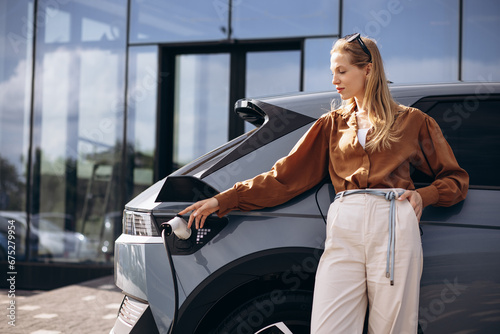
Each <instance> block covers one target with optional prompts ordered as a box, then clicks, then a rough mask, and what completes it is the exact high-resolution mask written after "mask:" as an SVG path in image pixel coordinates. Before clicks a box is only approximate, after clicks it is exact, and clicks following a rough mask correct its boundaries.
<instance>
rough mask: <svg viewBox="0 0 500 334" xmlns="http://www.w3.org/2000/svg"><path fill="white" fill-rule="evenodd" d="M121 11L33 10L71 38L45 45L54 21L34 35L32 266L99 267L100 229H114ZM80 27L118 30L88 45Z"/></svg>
mask: <svg viewBox="0 0 500 334" xmlns="http://www.w3.org/2000/svg"><path fill="white" fill-rule="evenodd" d="M126 8H127V6H126V1H125V0H112V1H111V0H110V1H107V2H100V6H95V5H94V3H91V4H87V3H84V2H65V3H64V4H58V6H52V5H51V4H50V3H49V2H47V3H41V2H39V8H38V16H39V17H43V15H47V17H48V15H49V14H48V13H49V12H50V11H52V13H53V14H54V15H56V16H59V15H60V16H61V18H64V20H63V21H64V22H65V23H64V24H67V25H69V27H67V28H68V29H69V31H70V32H71V33H69V34H67V35H64V36H63V37H64V38H56V37H54V38H53V37H50V36H51V34H52V36H56V35H54V34H56V32H57V29H55V28H54V27H53V25H55V24H57V22H59V21H57V20H55V21H52V20H48V21H47V22H46V23H47V24H45V25H41V26H40V27H39V29H38V30H37V33H38V35H37V36H38V39H37V41H36V43H37V65H36V69H35V70H36V76H35V78H36V82H35V110H34V113H35V116H34V119H35V124H34V128H33V131H34V134H33V136H34V138H33V145H34V147H36V148H37V149H36V152H35V153H34V162H33V174H34V177H33V179H34V181H33V182H34V185H33V195H32V196H33V199H32V202H33V207H32V208H31V210H32V212H31V213H32V221H31V228H32V231H33V232H34V240H33V241H32V242H31V243H30V244H32V245H33V246H32V249H31V255H32V259H33V260H50V261H63V262H80V261H96V260H104V259H106V257H105V255H106V254H105V253H104V250H103V249H104V248H103V247H101V246H102V245H103V242H104V240H102V239H101V235H102V234H101V233H102V232H103V229H104V226H105V221H107V222H108V223H109V222H111V221H113V222H115V223H117V224H119V221H120V216H121V211H122V205H123V199H122V191H121V185H120V184H121V180H120V171H121V163H122V161H121V160H122V159H121V156H122V154H121V150H122V144H121V143H122V133H123V114H124V110H123V105H124V103H123V96H124V81H125V80H124V79H125V78H124V68H125V63H124V54H125V44H126V43H125V39H124V37H125V34H123V33H122V32H123V31H125V22H124V21H123V20H122V19H123V17H125V14H126ZM56 12H57V13H56ZM53 17H55V16H53ZM88 22H93V23H92V24H93V25H94V27H97V26H99V27H101V28H103V27H109V22H114V24H116V22H122V23H121V25H118V26H116V31H115V34H114V35H113V38H111V35H110V39H107V38H102V39H99V40H96V38H97V37H96V36H97V35H99V34H100V33H98V29H96V28H93V31H94V32H93V33H92V34H90V35H89V34H87V33H84V31H86V29H87V28H88ZM97 22H98V23H99V24H97ZM64 24H63V26H64ZM96 25H97V26H96ZM84 26H86V27H87V28H85V27H84ZM104 30H106V29H104ZM101 32H102V31H101ZM104 35H105V33H104ZM104 35H102V36H104ZM49 37H50V38H49ZM82 38H85V39H89V40H92V41H91V44H90V45H86V44H85V41H82ZM113 240H114V236H113ZM107 242H108V246H109V242H110V240H107ZM107 259H108V260H109V258H107Z"/></svg>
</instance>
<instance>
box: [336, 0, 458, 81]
mask: <svg viewBox="0 0 500 334" xmlns="http://www.w3.org/2000/svg"><path fill="white" fill-rule="evenodd" d="M458 24H459V13H458V1H456V0H455V1H434V0H422V1H371V0H355V1H344V17H343V30H342V31H343V34H345V35H347V34H350V33H353V32H359V33H361V34H362V35H364V36H369V37H372V38H375V39H376V40H377V45H378V47H379V48H380V52H381V54H382V58H383V60H384V64H385V70H386V73H387V78H388V79H389V80H391V81H393V82H394V83H417V82H424V83H427V82H450V81H456V80H458V37H459V26H458Z"/></svg>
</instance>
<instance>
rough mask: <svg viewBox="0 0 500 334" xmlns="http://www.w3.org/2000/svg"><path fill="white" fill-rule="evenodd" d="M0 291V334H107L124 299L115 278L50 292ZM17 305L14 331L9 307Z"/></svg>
mask: <svg viewBox="0 0 500 334" xmlns="http://www.w3.org/2000/svg"><path fill="white" fill-rule="evenodd" d="M8 295H9V291H8V290H0V309H1V310H2V311H1V312H0V314H1V318H0V333H9V334H10V333H12V334H62V333H71V334H73V333H75V334H87V333H88V334H101V333H102V334H105V333H106V334H107V333H109V331H110V329H111V328H112V327H113V324H114V322H115V319H116V315H117V312H118V309H119V308H120V304H121V301H122V298H123V295H122V294H121V292H120V290H119V289H118V288H116V286H115V285H114V283H113V276H107V277H103V278H99V279H96V280H93V281H89V282H85V283H81V284H77V285H70V286H67V287H63V288H59V289H55V290H51V291H16V295H15V298H9V296H8ZM12 300H14V301H15V306H16V309H15V325H16V326H15V327H13V326H11V325H9V321H10V319H9V313H10V312H11V311H10V310H9V309H8V307H9V306H10V302H11V301H12Z"/></svg>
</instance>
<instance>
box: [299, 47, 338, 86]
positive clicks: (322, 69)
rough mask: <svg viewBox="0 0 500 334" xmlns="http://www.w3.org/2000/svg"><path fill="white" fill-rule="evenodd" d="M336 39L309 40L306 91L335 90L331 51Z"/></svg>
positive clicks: (305, 75) (305, 62)
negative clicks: (331, 69)
mask: <svg viewBox="0 0 500 334" xmlns="http://www.w3.org/2000/svg"><path fill="white" fill-rule="evenodd" d="M335 41H336V39H334V38H308V39H306V41H305V51H304V64H305V65H304V91H306V92H313V91H327V90H333V86H332V72H331V71H330V50H331V49H332V46H333V43H335Z"/></svg>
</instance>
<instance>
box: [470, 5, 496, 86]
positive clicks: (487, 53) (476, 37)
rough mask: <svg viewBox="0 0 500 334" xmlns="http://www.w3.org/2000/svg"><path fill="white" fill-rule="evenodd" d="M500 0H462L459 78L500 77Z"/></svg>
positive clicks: (481, 78)
mask: <svg viewBox="0 0 500 334" xmlns="http://www.w3.org/2000/svg"><path fill="white" fill-rule="evenodd" d="M499 31H500V2H498V1H493V0H478V1H470V0H468V1H464V30H463V34H464V35H463V36H464V37H463V38H464V40H463V64H462V70H463V73H462V79H463V80H466V81H500V56H499V55H500V35H499V34H498V32H499Z"/></svg>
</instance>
